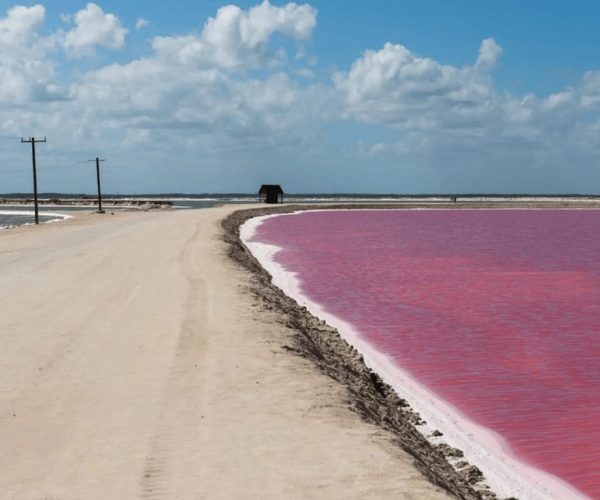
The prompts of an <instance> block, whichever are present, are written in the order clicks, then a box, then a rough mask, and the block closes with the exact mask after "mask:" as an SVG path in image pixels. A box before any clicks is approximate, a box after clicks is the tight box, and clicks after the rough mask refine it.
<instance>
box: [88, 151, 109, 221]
mask: <svg viewBox="0 0 600 500" xmlns="http://www.w3.org/2000/svg"><path fill="white" fill-rule="evenodd" d="M88 161H95V162H96V183H97V185H98V213H99V214H103V213H104V210H102V190H101V189H100V162H101V161H106V160H103V159H101V158H98V157H97V156H96V159H95V160H88Z"/></svg>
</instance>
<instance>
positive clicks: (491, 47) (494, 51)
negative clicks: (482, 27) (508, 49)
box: [475, 38, 504, 70]
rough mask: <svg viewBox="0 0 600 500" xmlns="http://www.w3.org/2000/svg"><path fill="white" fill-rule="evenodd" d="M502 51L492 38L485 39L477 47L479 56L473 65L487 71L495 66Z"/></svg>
mask: <svg viewBox="0 0 600 500" xmlns="http://www.w3.org/2000/svg"><path fill="white" fill-rule="evenodd" d="M502 52H504V50H503V49H502V47H500V45H498V44H497V43H496V42H495V40H494V39H493V38H486V39H485V40H484V41H483V42H481V46H480V47H479V56H478V57H477V62H476V63H475V67H476V68H480V69H484V70H489V69H492V68H493V67H495V66H496V64H497V63H498V60H499V59H500V57H501V56H502Z"/></svg>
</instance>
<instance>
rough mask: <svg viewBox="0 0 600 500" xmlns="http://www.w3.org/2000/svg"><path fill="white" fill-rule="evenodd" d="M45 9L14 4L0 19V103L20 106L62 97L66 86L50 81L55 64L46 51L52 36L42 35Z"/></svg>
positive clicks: (50, 43)
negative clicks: (62, 86)
mask: <svg viewBox="0 0 600 500" xmlns="http://www.w3.org/2000/svg"><path fill="white" fill-rule="evenodd" d="M45 13H46V10H45V8H44V7H43V6H42V5H34V6H32V7H23V6H16V7H13V8H11V9H9V10H8V11H7V12H6V15H5V17H2V18H0V51H2V58H1V61H0V102H1V103H4V104H6V105H16V106H19V105H22V104H25V103H27V102H29V101H36V102H37V101H52V100H54V99H65V98H66V97H67V95H68V91H67V90H66V89H63V88H61V87H60V86H59V85H57V84H56V83H55V82H54V81H53V80H54V78H55V73H56V71H55V64H54V63H53V61H52V60H51V59H50V58H49V56H48V54H49V52H50V51H51V50H52V49H53V48H54V47H55V45H56V44H55V39H56V37H55V36H49V37H43V36H41V35H40V33H39V32H40V29H41V27H42V26H43V23H44V19H45Z"/></svg>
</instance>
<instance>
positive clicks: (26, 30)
mask: <svg viewBox="0 0 600 500" xmlns="http://www.w3.org/2000/svg"><path fill="white" fill-rule="evenodd" d="M45 13H46V9H45V8H44V6H43V5H34V6H33V7H23V6H21V5H18V6H16V7H13V8H11V9H9V10H8V11H7V13H6V17H4V18H2V19H0V44H1V45H2V46H4V47H10V48H13V47H14V46H16V45H18V44H24V43H28V42H30V40H31V38H32V37H33V36H34V35H35V33H36V31H37V29H38V28H39V27H40V25H41V24H42V23H43V22H44V16H45Z"/></svg>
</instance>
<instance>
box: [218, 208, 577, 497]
mask: <svg viewBox="0 0 600 500" xmlns="http://www.w3.org/2000/svg"><path fill="white" fill-rule="evenodd" d="M561 205H562V204H561ZM348 208H349V207H347V206H342V207H338V206H336V207H323V206H313V207H304V206H302V207H300V206H295V207H281V208H275V209H273V208H272V209H258V210H256V209H255V210H246V211H238V212H235V213H233V214H232V215H230V216H229V217H228V218H227V219H226V220H225V221H223V226H224V228H225V230H226V241H228V243H229V244H230V245H231V246H230V257H232V258H233V259H234V260H236V261H237V262H238V263H240V264H241V265H242V266H244V267H246V268H247V269H249V270H250V271H251V272H252V273H253V274H254V275H255V276H256V277H257V278H258V281H259V283H258V284H257V286H256V287H254V288H253V290H252V291H253V292H254V294H255V295H256V296H257V297H259V298H260V299H262V300H263V301H266V302H269V303H271V304H272V305H273V306H274V307H275V308H276V309H278V310H280V311H281V312H283V313H284V314H286V315H289V316H290V320H289V321H290V324H291V325H292V326H293V327H295V328H296V329H297V330H299V334H300V335H299V337H298V341H297V343H298V345H299V347H300V349H298V354H300V355H301V356H303V357H307V358H309V359H311V360H312V361H313V362H314V363H315V364H316V365H317V366H318V367H319V368H320V369H321V370H322V371H325V372H326V373H327V374H328V375H329V376H331V377H332V378H334V379H336V380H338V381H339V382H341V383H342V384H345V385H347V386H349V387H350V388H351V389H354V388H355V387H356V386H357V385H358V387H359V392H355V395H356V401H351V402H349V406H350V407H352V409H353V410H354V411H357V412H358V413H359V414H360V415H361V416H362V417H363V419H365V420H366V421H368V422H375V423H376V424H377V425H380V426H381V427H383V428H385V429H388V430H392V432H394V434H395V435H396V436H397V437H398V441H399V444H400V446H401V447H402V448H404V449H405V450H406V451H408V452H409V453H411V454H412V455H413V456H414V457H415V459H416V461H417V463H418V464H419V466H420V468H421V469H422V471H423V472H424V473H425V474H426V476H427V477H428V478H429V479H430V480H432V481H433V482H434V483H435V484H438V485H441V486H443V487H444V488H446V489H447V490H448V491H450V492H452V493H454V494H455V495H457V496H459V497H461V498H485V499H488V498H498V497H499V495H503V496H506V495H513V496H516V495H518V496H519V497H521V498H536V499H537V498H539V499H544V498H561V499H562V498H585V496H584V495H583V494H582V493H580V492H579V491H578V490H576V489H575V488H573V487H572V486H571V485H569V484H568V483H566V482H565V481H563V480H562V479H560V478H557V477H556V476H553V475H552V474H549V473H547V472H545V471H542V470H540V469H537V468H535V467H533V466H530V465H528V464H526V463H525V462H521V461H520V460H518V459H517V458H516V457H514V456H513V455H512V454H511V453H510V452H508V450H507V449H506V445H505V444H504V443H503V440H502V438H501V437H500V436H498V435H496V434H495V433H494V432H493V431H491V430H489V429H487V428H484V427H482V426H480V425H479V424H477V423H475V422H472V421H470V420H469V419H468V418H466V417H464V416H463V415H461V414H460V413H459V412H457V411H456V410H454V408H452V406H451V405H449V404H448V403H445V402H443V401H441V400H439V398H437V396H434V395H433V394H432V393H431V392H429V391H428V390H427V389H426V388H424V387H423V386H422V385H421V384H420V383H419V382H418V381H415V380H414V379H413V378H412V377H411V376H410V374H407V373H406V372H404V371H403V370H401V369H400V368H399V367H396V366H395V365H393V364H392V363H391V362H390V361H389V360H388V359H387V357H386V356H385V355H383V354H381V353H379V352H377V351H375V350H374V349H373V348H371V347H370V346H369V345H368V344H367V343H366V342H364V341H361V340H360V336H359V334H358V333H357V332H356V331H354V329H353V328H352V327H351V326H350V325H348V324H347V323H345V322H344V321H343V320H340V319H339V318H336V317H335V316H333V315H330V314H328V313H326V312H325V311H323V310H322V308H321V307H320V306H319V305H318V304H315V303H313V302H312V301H310V300H309V299H307V298H306V297H305V296H304V295H303V294H302V293H300V292H299V289H298V282H297V280H296V279H295V277H294V276H293V274H292V273H289V272H286V271H284V270H282V269H279V268H280V266H278V265H277V264H276V263H274V262H273V260H272V257H273V255H274V253H276V251H277V247H274V246H272V245H265V244H260V243H258V244H255V245H256V246H258V247H260V248H259V250H258V251H259V252H260V254H261V255H259V256H257V255H255V254H253V253H252V250H251V249H250V248H248V246H252V245H246V244H245V242H244V240H245V239H246V238H247V237H248V233H249V232H250V231H252V226H253V225H254V226H255V225H257V224H259V223H260V220H261V219H262V218H264V217H269V216H277V215H281V214H284V213H287V214H289V213H294V212H300V211H305V210H307V209H308V210H338V209H339V210H347V209H348ZM350 208H352V209H365V208H367V209H390V208H396V209H406V208H407V207H406V206H401V207H390V206H387V205H386V206H370V207H364V206H362V205H359V206H354V207H350ZM414 208H417V209H419V208H420V209H423V208H424V207H423V206H420V207H414ZM431 208H433V209H439V208H440V207H438V206H435V207H431ZM444 208H449V209H455V208H458V207H456V205H455V204H452V205H450V207H444ZM460 208H474V207H472V206H461V207H460ZM478 208H479V207H478ZM486 208H488V207H486ZM489 208H499V209H506V208H507V207H505V206H502V207H497V206H490V207H489ZM510 208H512V209H518V208H533V207H519V206H511V207H510ZM536 208H538V207H536ZM543 208H555V209H556V208H564V207H563V206H559V207H557V206H556V204H554V205H553V206H547V207H543ZM569 208H579V207H569ZM581 208H584V207H581ZM585 208H589V207H585ZM240 212H242V213H240ZM248 212H251V213H248ZM257 218H259V219H257ZM250 219H254V220H252V221H250ZM248 221H250V222H248ZM244 224H246V225H245V226H244ZM249 225H250V226H249ZM242 226H244V227H243V229H241V228H242ZM240 231H243V232H245V233H246V234H241V232H240ZM256 246H255V249H256ZM267 247H270V248H267ZM248 253H249V254H250V255H247V254H248ZM265 261H267V262H270V265H269V264H268V265H265ZM271 277H272V278H273V279H272V280H271ZM282 295H283V297H282ZM284 297H285V298H286V299H287V300H286V299H284ZM289 300H292V301H293V302H294V305H292V304H290V303H289ZM296 301H298V303H296ZM323 335H328V336H330V337H332V338H331V339H328V340H325V341H323V339H322V336H323ZM307 343H309V345H307ZM340 344H342V345H340ZM343 344H346V345H345V346H344V345H343ZM323 357H326V358H328V361H329V362H330V363H331V358H333V359H334V361H333V368H331V366H328V365H329V364H330V363H327V364H325V365H324V363H323ZM336 357H341V358H342V359H339V360H338V359H335V358H336ZM356 363H359V364H361V365H362V366H361V371H362V372H363V373H362V376H360V377H358V378H359V380H356V378H355V377H347V376H345V375H343V374H340V373H339V371H340V370H342V371H343V370H344V369H350V370H356ZM361 379H362V380H361ZM398 382H400V383H398ZM369 384H371V385H372V388H373V389H374V390H375V392H376V393H378V394H379V396H381V397H379V398H377V397H376V398H375V399H379V401H377V402H376V404H375V406H377V408H376V409H374V408H369V411H364V409H362V408H360V407H361V405H362V401H360V398H361V397H364V396H365V395H366V396H368V397H367V399H369V398H371V397H372V396H373V394H372V392H373V391H369V390H367V391H366V393H364V389H365V387H368V385H369ZM382 386H385V388H383V389H382ZM407 388H408V391H407ZM389 391H391V392H392V393H393V395H394V396H395V397H396V398H397V399H398V401H394V398H393V397H390V394H389ZM404 396H406V397H409V399H410V401H409V402H410V404H411V408H412V409H411V408H407V406H406V402H405V401H404V400H403V399H402V397H404ZM427 401H428V402H427ZM423 402H426V403H425V404H423ZM440 403H441V404H440ZM416 412H418V413H416ZM419 414H423V416H424V418H426V420H428V421H429V422H430V423H429V424H424V422H423V421H422V419H421V417H420V415H419ZM390 415H393V418H394V419H396V420H399V421H401V422H402V425H398V424H397V422H394V423H393V424H391V422H390ZM432 423H433V424H434V425H433V426H432V425H431V424H432ZM457 423H458V424H459V425H458V426H457V425H456V424H457ZM390 424H391V425H390ZM407 426H409V427H411V429H410V432H409V431H407V428H406V427H407ZM440 430H441V431H443V432H444V436H443V437H441V438H437V437H435V434H437V433H436V432H435V431H438V432H439V431H440ZM414 432H416V433H418V434H419V435H421V436H422V437H423V439H424V440H425V441H426V442H427V443H428V444H429V445H430V448H428V447H427V446H425V445H424V444H423V443H421V442H418V440H416V441H415V440H414ZM403 433H404V434H405V435H402V434H403ZM426 434H429V436H426ZM431 434H434V436H432V435H431ZM469 434H470V435H475V436H477V438H478V439H477V440H469V438H468V436H469ZM469 441H472V442H469ZM432 449H433V451H434V452H437V453H434V452H433V451H432ZM490 451H492V452H493V453H490ZM465 452H466V453H465ZM440 455H441V461H440ZM490 462H491V464H492V466H491V467H490ZM477 465H480V466H481V467H482V468H483V469H484V471H485V473H486V475H485V476H484V474H483V473H482V471H481V470H480V468H479V467H477ZM448 467H450V468H451V469H452V470H453V471H454V473H455V474H454V475H453V474H449V472H448ZM423 469H425V470H423ZM521 469H525V470H526V471H527V472H526V473H523V471H522V470H521ZM523 479H524V480H523ZM515 482H516V483H520V484H518V486H516V487H515ZM503 484H510V487H509V488H507V487H503V486H502V485H503ZM544 485H547V486H549V487H550V488H551V489H552V493H550V492H549V491H548V490H546V489H545V486H544ZM511 498H512V497H511Z"/></svg>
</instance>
